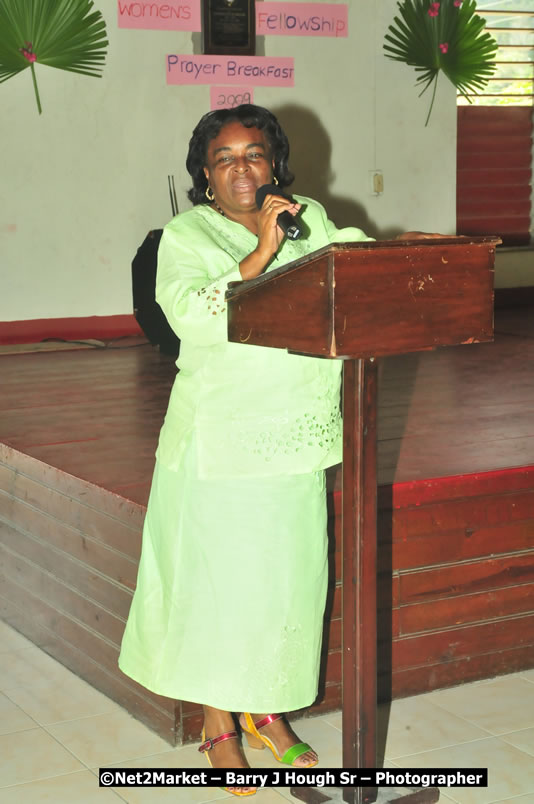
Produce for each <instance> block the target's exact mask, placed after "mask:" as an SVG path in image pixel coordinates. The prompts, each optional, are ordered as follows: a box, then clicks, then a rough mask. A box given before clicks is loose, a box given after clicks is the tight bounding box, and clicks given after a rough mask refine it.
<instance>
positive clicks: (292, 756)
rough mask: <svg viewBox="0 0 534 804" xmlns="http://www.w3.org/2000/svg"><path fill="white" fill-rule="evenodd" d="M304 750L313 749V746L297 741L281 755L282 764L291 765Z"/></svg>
mask: <svg viewBox="0 0 534 804" xmlns="http://www.w3.org/2000/svg"><path fill="white" fill-rule="evenodd" d="M306 751H313V748H312V747H311V745H308V743H297V744H296V745H292V746H291V748H288V749H287V751H286V752H285V754H284V756H283V757H282V762H283V763H284V765H292V764H293V762H294V761H295V760H296V759H298V758H299V757H301V756H302V755H303V754H305V753H306Z"/></svg>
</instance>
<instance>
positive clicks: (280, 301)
mask: <svg viewBox="0 0 534 804" xmlns="http://www.w3.org/2000/svg"><path fill="white" fill-rule="evenodd" d="M497 242H498V241H497V240H495V239H490V238H473V239H472V240H464V239H461V238H445V239H435V240H414V241H402V240H391V241H383V242H381V243H344V244H333V245H331V246H327V247H325V248H323V249H321V250H319V251H315V252H313V253H312V254H310V255H308V256H307V257H306V258H304V259H302V260H296V261H295V262H292V263H290V264H289V265H287V266H283V267H282V268H278V269H276V270H274V271H271V272H268V273H266V274H263V275H262V276H260V277H258V278H257V279H252V280H249V281H248V282H238V283H232V285H231V289H230V291H229V294H228V300H229V303H230V307H229V323H228V337H229V339H230V340H231V341H237V342H241V343H255V344H260V345H263V346H272V347H278V348H282V349H290V350H291V351H295V352H302V353H304V354H310V355H318V356H324V357H339V358H355V357H358V358H363V357H380V356H383V355H391V354H401V353H404V352H413V351H420V350H421V349H432V348H434V347H436V346H446V345H453V344H459V343H466V342H468V343H472V342H475V341H486V340H491V337H492V332H493V255H494V249H495V245H496V243H497Z"/></svg>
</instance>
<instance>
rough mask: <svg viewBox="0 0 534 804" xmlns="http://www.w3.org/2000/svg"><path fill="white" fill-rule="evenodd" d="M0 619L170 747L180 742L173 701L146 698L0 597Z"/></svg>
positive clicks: (128, 682) (135, 686)
mask: <svg viewBox="0 0 534 804" xmlns="http://www.w3.org/2000/svg"><path fill="white" fill-rule="evenodd" d="M0 618H2V619H3V620H5V621H6V622H7V623H9V624H10V625H12V626H13V628H15V629H16V630H18V631H20V632H21V633H22V634H25V635H26V636H27V637H28V639H31V640H32V642H34V643H35V644H36V645H39V646H40V647H41V648H42V650H44V651H45V652H46V653H48V654H50V655H51V656H52V657H53V658H55V659H57V660H58V661H60V662H61V663H62V664H64V665H65V667H68V668H69V669H70V670H72V672H73V673H75V674H76V675H78V676H80V677H81V678H83V679H84V680H85V681H87V682H88V683H89V684H92V685H93V686H94V687H95V688H96V689H98V690H100V691H101V692H103V693H104V694H105V695H108V696H109V697H110V698H112V699H113V700H115V701H117V702H119V703H120V704H121V705H122V706H123V707H125V709H126V710H127V711H128V712H130V714H132V715H133V716H134V717H136V718H137V719H138V720H140V721H141V722H143V723H145V725H147V726H148V727H149V728H151V729H153V730H154V731H156V732H157V733H158V734H159V735H160V736H161V737H163V738H164V739H166V740H167V741H168V742H170V743H171V744H172V745H175V744H176V743H180V742H181V734H180V720H179V718H177V705H176V702H175V701H171V700H170V699H166V698H159V699H158V697H157V696H153V695H150V694H147V691H146V690H144V689H143V688H142V687H141V686H139V685H138V684H135V682H132V681H131V679H127V678H126V676H124V675H122V674H121V673H117V672H113V673H110V672H109V671H108V670H106V669H105V668H104V667H102V666H101V665H100V664H99V663H98V662H96V661H94V660H93V658H92V657H91V656H88V655H87V654H86V653H84V652H83V651H82V650H80V649H79V648H77V647H75V646H74V645H72V644H70V643H69V642H65V641H64V640H63V639H62V638H61V637H60V636H58V634H57V632H56V631H55V629H54V628H46V627H43V626H42V624H41V623H38V622H36V620H35V619H34V618H33V616H32V613H31V612H28V611H27V610H25V609H24V610H22V609H20V608H19V607H18V606H16V605H14V603H13V600H12V599H11V598H6V597H4V596H3V595H2V594H0Z"/></svg>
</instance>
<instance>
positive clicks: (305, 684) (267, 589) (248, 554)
mask: <svg viewBox="0 0 534 804" xmlns="http://www.w3.org/2000/svg"><path fill="white" fill-rule="evenodd" d="M195 464H196V462H195V458H194V449H193V447H192V446H190V447H189V449H188V450H187V452H186V454H185V456H184V460H183V462H182V464H181V467H180V470H179V471H177V472H175V471H170V470H169V469H167V468H165V467H164V466H163V465H161V464H159V463H156V469H155V472H154V478H153V481H152V490H151V493H150V500H149V504H148V511H147V516H146V519H145V528H144V533H143V549H142V556H141V561H140V564H139V575H138V579H137V589H136V592H135V595H134V598H133V602H132V606H131V609H130V615H129V617H128V623H127V625H126V631H125V634H124V639H123V642H122V648H121V654H120V658H119V666H120V668H121V670H122V671H123V672H124V673H126V675H128V676H130V677H131V678H133V679H135V681H137V682H139V683H140V684H142V685H143V686H145V687H147V688H148V689H149V690H152V691H153V692H156V693H158V694H160V695H165V696H168V697H170V698H176V699H180V700H186V701H193V702H196V703H200V704H207V705H209V706H214V707H217V708H219V709H226V710H230V711H237V712H242V711H246V712H286V711H290V710H293V709H300V708H301V707H304V706H309V705H310V704H311V703H313V701H314V700H315V698H316V695H317V685H318V676H319V658H320V651H321V640H322V624H323V614H324V607H325V598H326V588H327V540H326V491H325V480H324V472H322V471H321V472H315V473H310V474H306V475H286V476H283V477H273V478H271V477H262V478H246V479H243V478H240V479H236V478H232V477H229V478H228V479H226V480H222V481H221V480H220V479H217V480H201V479H199V478H198V475H197V471H196V465H195Z"/></svg>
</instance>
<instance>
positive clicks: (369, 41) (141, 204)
mask: <svg viewBox="0 0 534 804" xmlns="http://www.w3.org/2000/svg"><path fill="white" fill-rule="evenodd" d="M96 6H97V7H99V8H100V9H101V10H102V12H103V13H104V15H105V18H106V22H107V24H108V38H109V40H110V45H109V55H108V59H107V64H106V68H105V71H104V76H103V77H102V78H101V79H95V78H89V77H85V76H78V75H75V74H72V73H67V72H63V71H59V70H53V69H50V68H47V67H43V66H42V65H37V74H38V81H39V87H40V92H41V100H42V105H43V114H42V115H41V116H39V115H38V114H37V110H36V105H35V100H34V95H33V88H32V82H31V77H30V74H29V72H25V73H23V74H22V75H19V76H16V77H15V78H13V79H10V80H9V81H7V82H6V83H4V84H2V85H1V87H0V93H1V99H2V110H3V113H2V115H1V119H0V138H1V141H2V143H3V146H2V150H3V157H4V167H3V171H2V179H3V181H2V185H3V191H4V193H3V194H4V197H5V201H4V204H3V207H2V212H1V213H0V214H1V216H2V217H1V219H0V270H1V275H2V292H1V294H0V321H15V320H27V319H35V318H62V317H77V316H80V317H81V316H93V315H99V316H109V315H118V314H124V313H130V312H131V310H132V300H131V282H130V264H131V260H132V258H133V256H134V254H135V252H136V249H137V247H138V245H139V244H140V242H141V241H142V240H143V238H144V236H145V234H146V232H147V230H148V229H150V228H153V227H158V226H162V225H163V224H164V223H165V222H166V221H167V220H169V218H170V217H171V209H170V203H169V199H168V191H167V175H168V174H174V176H175V182H176V189H177V194H178V203H179V207H180V209H181V210H183V209H185V208H186V207H187V206H188V202H187V201H186V191H187V189H188V187H189V181H188V176H187V174H186V172H185V168H184V159H185V152H186V148H187V143H188V140H189V137H190V134H191V130H192V128H193V126H194V125H195V124H196V122H197V121H198V119H199V118H200V116H201V115H202V114H203V113H204V112H205V111H207V110H208V108H209V89H208V87H207V86H202V87H195V86H186V87H179V86H172V87H170V86H169V87H168V86H167V85H166V83H165V63H164V57H165V54H166V53H169V52H174V53H192V52H193V42H194V41H198V35H192V34H190V33H185V32H184V33H182V32H169V33H168V32H163V31H134V30H123V29H121V30H119V29H118V27H117V23H116V10H115V9H116V6H115V0H96ZM395 9H396V2H395V0H376V2H369V0H352V2H351V3H350V15H349V28H350V35H349V38H348V39H337V40H336V39H327V38H324V39H318V38H314V39H306V38H303V37H286V36H283V37H266V38H265V41H264V52H265V54H266V55H269V56H287V55H292V56H294V57H295V66H296V83H295V87H294V88H291V89H276V88H269V87H265V88H256V90H255V96H254V99H255V102H257V103H259V104H262V105H265V106H268V107H270V108H272V109H273V110H274V111H275V112H276V113H277V114H279V116H280V119H281V121H282V123H283V125H284V126H285V127H286V129H287V132H288V134H289V136H290V140H291V143H292V155H293V159H292V164H293V169H294V171H295V173H296V174H297V180H296V182H295V185H294V189H295V191H298V192H301V193H304V194H311V195H314V196H315V197H317V198H319V199H320V200H322V201H323V202H324V203H325V204H326V205H327V207H328V209H329V212H330V214H331V216H332V217H333V218H334V219H335V220H336V222H338V223H339V224H341V225H347V224H349V223H352V224H355V225H359V226H361V227H362V228H364V229H366V230H367V231H368V232H369V233H370V234H374V235H377V236H379V237H384V236H387V235H391V234H396V233H397V232H400V231H402V230H405V229H422V230H427V231H436V230H437V231H441V232H444V233H449V234H450V233H453V232H454V227H455V198H454V195H455V181H454V174H455V151H456V140H455V127H456V106H455V93H454V89H453V88H452V86H451V85H449V84H448V83H446V82H445V81H443V80H441V81H440V86H439V88H438V94H437V100H436V103H435V106H434V111H433V115H432V118H431V121H430V124H429V126H428V127H427V128H425V127H424V121H425V117H426V112H427V108H428V103H429V100H430V99H429V98H427V96H424V97H423V99H418V97H417V91H416V90H415V88H414V77H415V76H414V72H413V70H412V69H410V68H408V67H406V66H405V65H402V64H397V63H395V62H392V61H389V60H387V59H385V58H384V56H383V54H382V42H383V35H384V32H385V29H386V28H387V25H388V24H389V23H390V22H391V20H392V19H393V15H394V13H395ZM195 37H196V40H195ZM374 169H380V170H382V171H383V175H384V183H385V191H384V194H383V195H381V196H378V197H376V196H373V195H372V194H371V178H370V172H371V171H373V170H374Z"/></svg>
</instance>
